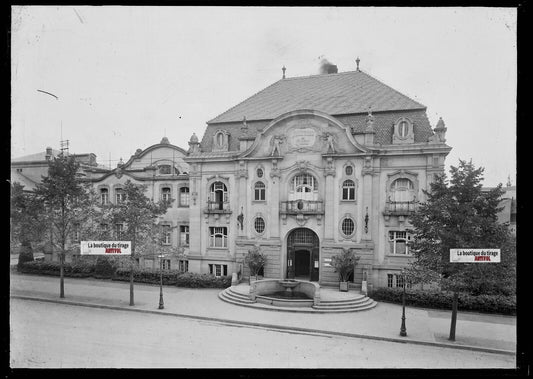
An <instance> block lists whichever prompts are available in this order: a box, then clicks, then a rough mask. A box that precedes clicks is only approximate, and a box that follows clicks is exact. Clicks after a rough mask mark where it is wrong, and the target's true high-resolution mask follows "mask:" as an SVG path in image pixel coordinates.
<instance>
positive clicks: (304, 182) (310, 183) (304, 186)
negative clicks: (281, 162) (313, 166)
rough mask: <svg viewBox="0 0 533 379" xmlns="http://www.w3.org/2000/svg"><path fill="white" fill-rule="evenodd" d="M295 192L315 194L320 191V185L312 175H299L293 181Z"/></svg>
mask: <svg viewBox="0 0 533 379" xmlns="http://www.w3.org/2000/svg"><path fill="white" fill-rule="evenodd" d="M292 189H293V190H294V192H304V193H305V192H313V191H316V190H318V183H317V181H316V179H315V177H314V176H313V175H311V174H298V175H296V176H295V177H294V178H293V179H292Z"/></svg>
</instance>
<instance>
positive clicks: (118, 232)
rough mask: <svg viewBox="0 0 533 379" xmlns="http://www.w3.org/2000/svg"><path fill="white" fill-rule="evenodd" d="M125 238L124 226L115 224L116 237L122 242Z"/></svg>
mask: <svg viewBox="0 0 533 379" xmlns="http://www.w3.org/2000/svg"><path fill="white" fill-rule="evenodd" d="M123 236H124V224H115V237H116V239H117V240H121V239H122V237H123Z"/></svg>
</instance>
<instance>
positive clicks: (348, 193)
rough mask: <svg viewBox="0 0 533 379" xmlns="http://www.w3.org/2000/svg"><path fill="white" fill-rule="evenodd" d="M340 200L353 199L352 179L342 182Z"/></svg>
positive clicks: (353, 185) (353, 184)
mask: <svg viewBox="0 0 533 379" xmlns="http://www.w3.org/2000/svg"><path fill="white" fill-rule="evenodd" d="M342 200H355V183H354V181H353V180H350V179H348V180H345V181H344V182H342Z"/></svg>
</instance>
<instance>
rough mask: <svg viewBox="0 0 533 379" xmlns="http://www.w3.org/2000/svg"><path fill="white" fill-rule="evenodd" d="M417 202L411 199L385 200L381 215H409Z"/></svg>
mask: <svg viewBox="0 0 533 379" xmlns="http://www.w3.org/2000/svg"><path fill="white" fill-rule="evenodd" d="M417 206H418V202H417V201H415V200H413V201H387V202H386V203H385V210H384V211H383V215H385V217H386V218H387V217H388V216H409V215H411V214H413V213H414V212H415V211H416V208H417Z"/></svg>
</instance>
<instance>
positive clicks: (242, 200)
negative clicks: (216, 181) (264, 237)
mask: <svg viewBox="0 0 533 379" xmlns="http://www.w3.org/2000/svg"><path fill="white" fill-rule="evenodd" d="M237 177H238V178H239V189H238V194H237V196H236V199H238V200H237V207H236V209H237V217H238V216H239V215H240V214H241V211H242V214H243V215H244V222H243V225H242V229H241V226H240V224H237V227H238V231H237V236H239V237H245V236H246V235H247V229H246V226H247V225H248V222H249V221H250V219H249V217H248V216H249V215H248V207H247V205H248V201H247V200H248V196H247V193H248V191H247V188H246V182H247V179H248V170H247V169H246V165H245V163H244V161H240V162H239V169H238V175H237Z"/></svg>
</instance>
